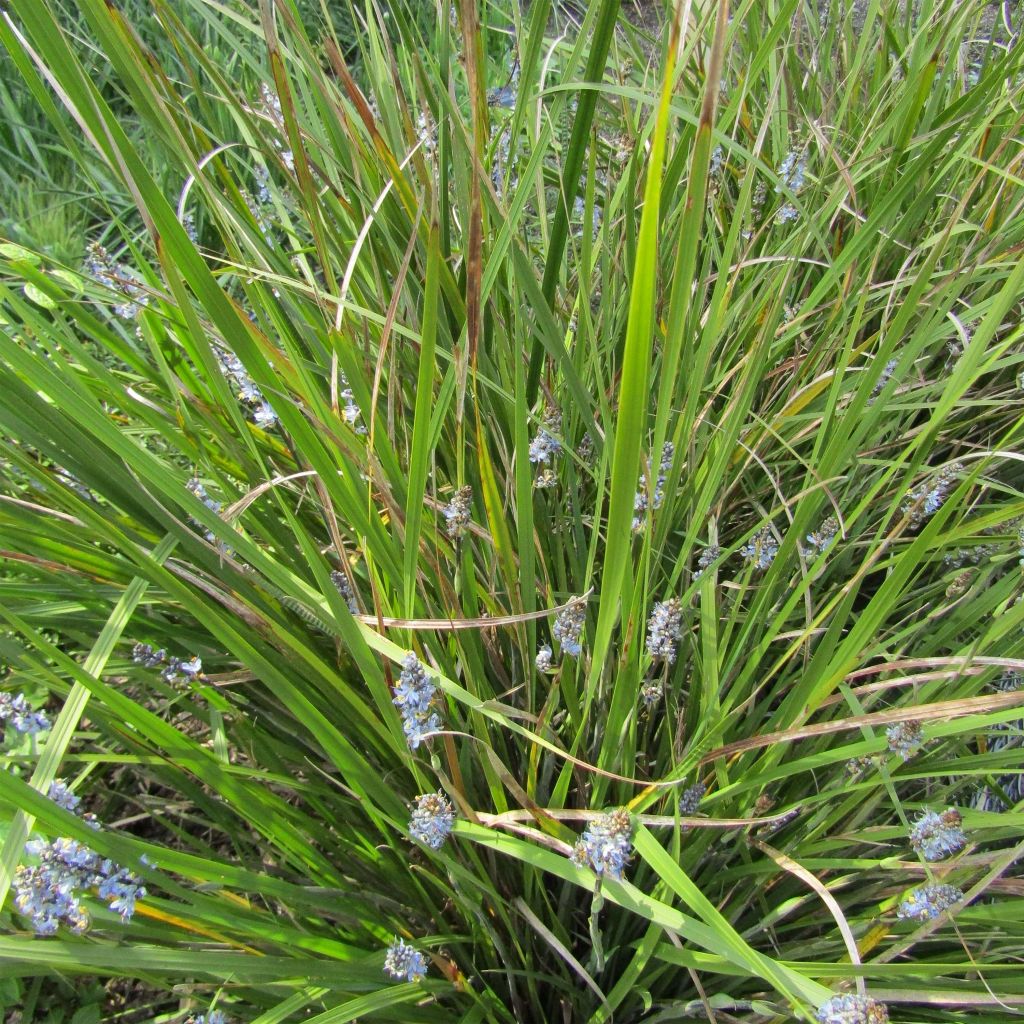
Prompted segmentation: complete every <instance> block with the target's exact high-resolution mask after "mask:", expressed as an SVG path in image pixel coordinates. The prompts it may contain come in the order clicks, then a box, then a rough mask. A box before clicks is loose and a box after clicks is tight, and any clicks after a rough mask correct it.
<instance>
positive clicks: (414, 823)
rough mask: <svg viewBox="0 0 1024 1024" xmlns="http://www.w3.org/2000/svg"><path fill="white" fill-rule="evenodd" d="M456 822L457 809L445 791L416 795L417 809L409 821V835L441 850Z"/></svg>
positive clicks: (432, 847)
mask: <svg viewBox="0 0 1024 1024" xmlns="http://www.w3.org/2000/svg"><path fill="white" fill-rule="evenodd" d="M454 822H455V810H454V809H453V807H452V805H451V804H450V803H449V802H448V800H447V798H446V797H445V795H444V793H443V792H442V791H441V790H438V791H437V792H436V793H426V794H425V795H423V796H418V797H416V809H415V810H414V811H413V812H412V818H411V819H410V821H409V835H411V836H412V837H413V839H415V840H416V841H417V842H420V843H423V845H424V846H429V847H430V848H431V849H432V850H440V849H441V847H442V846H443V845H444V841H445V840H446V839H447V838H448V836H449V835H451V831H452V825H453V824H454Z"/></svg>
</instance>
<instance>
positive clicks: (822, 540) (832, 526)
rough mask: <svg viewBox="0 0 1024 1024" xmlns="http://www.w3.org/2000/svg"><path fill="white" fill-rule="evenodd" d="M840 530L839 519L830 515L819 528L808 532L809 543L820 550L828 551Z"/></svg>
mask: <svg viewBox="0 0 1024 1024" xmlns="http://www.w3.org/2000/svg"><path fill="white" fill-rule="evenodd" d="M838 532H839V521H838V520H837V519H836V517H835V516H829V517H828V518H827V519H826V520H825V521H824V522H823V523H822V524H821V526H819V527H818V529H817V530H813V531H812V532H811V533H809V534H807V543H808V544H809V545H810V546H811V547H812V548H816V549H817V550H818V551H827V550H828V549H829V548H830V547H831V546H832V542H833V541H834V540H835V539H836V534H838Z"/></svg>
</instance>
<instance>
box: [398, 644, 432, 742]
mask: <svg viewBox="0 0 1024 1024" xmlns="http://www.w3.org/2000/svg"><path fill="white" fill-rule="evenodd" d="M436 694H437V687H436V686H435V685H434V684H433V683H432V682H431V681H430V679H428V678H427V674H426V673H425V672H424V671H423V666H422V665H421V664H420V661H419V659H418V658H417V657H416V655H415V654H411V653H410V654H408V655H406V658H405V661H403V662H402V674H401V675H400V676H399V677H398V682H397V683H396V684H395V689H394V693H393V694H392V698H391V701H392V703H393V704H394V705H395V707H397V708H398V711H399V713H400V714H401V716H402V730H403V731H404V733H405V738H406V740H407V741H408V743H409V746H410V747H411V748H412V749H413V750H415V749H416V748H417V747H418V746H419V745H420V743H422V742H423V740H425V739H426V738H427V736H428V734H429V733H433V732H437V730H438V729H440V728H441V720H440V718H439V717H438V716H437V714H436V713H435V712H433V711H432V710H431V704H432V702H433V700H434V698H435V696H436Z"/></svg>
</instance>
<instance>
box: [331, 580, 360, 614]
mask: <svg viewBox="0 0 1024 1024" xmlns="http://www.w3.org/2000/svg"><path fill="white" fill-rule="evenodd" d="M331 582H332V583H333V584H334V586H335V588H336V589H337V591H338V593H339V594H341V596H342V597H343V598H344V600H345V604H346V605H347V606H348V610H349V611H350V612H351V613H352V614H353V615H358V614H359V605H358V603H357V602H356V595H355V593H354V592H353V590H352V584H351V583H350V582H349V579H348V573H346V572H343V571H342V570H340V569H332V570H331Z"/></svg>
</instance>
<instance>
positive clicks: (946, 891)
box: [896, 885, 964, 921]
mask: <svg viewBox="0 0 1024 1024" xmlns="http://www.w3.org/2000/svg"><path fill="white" fill-rule="evenodd" d="M963 898H964V894H963V893H962V892H961V891H960V890H959V889H958V888H957V887H956V886H955V885H924V886H921V887H920V888H918V889H915V890H914V891H913V892H911V893H910V894H909V895H908V896H906V897H905V898H904V900H903V902H902V903H900V905H899V907H898V908H897V910H896V916H897V917H900V918H914V919H917V920H920V921H925V920H933V919H934V918H936V917H938V916H939V915H940V914H941V913H942V912H943V911H944V910H948V909H949V908H950V907H951V906H953V904H954V903H959V902H960V901H961V900H962V899H963Z"/></svg>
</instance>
